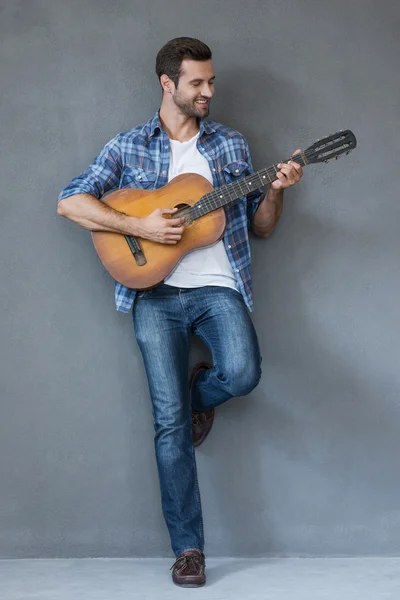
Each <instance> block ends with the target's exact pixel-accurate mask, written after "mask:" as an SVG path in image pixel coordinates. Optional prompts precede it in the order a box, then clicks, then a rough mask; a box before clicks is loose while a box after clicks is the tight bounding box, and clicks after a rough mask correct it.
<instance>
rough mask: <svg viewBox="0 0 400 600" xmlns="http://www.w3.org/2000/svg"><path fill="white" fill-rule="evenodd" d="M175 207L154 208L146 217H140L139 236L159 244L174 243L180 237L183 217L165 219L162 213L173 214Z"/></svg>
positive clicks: (182, 228)
mask: <svg viewBox="0 0 400 600" xmlns="http://www.w3.org/2000/svg"><path fill="white" fill-rule="evenodd" d="M177 210H178V209H177V208H156V210H155V211H154V212H152V213H151V214H150V215H149V216H148V217H144V218H142V219H140V229H141V231H140V237H142V238H145V239H147V240H151V241H152V242H159V243H160V244H176V243H177V242H179V240H180V239H181V237H182V233H183V230H184V227H183V224H184V222H185V217H180V218H179V219H172V218H171V219H165V218H164V217H163V215H173V214H174V213H176V211H177Z"/></svg>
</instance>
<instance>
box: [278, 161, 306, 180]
mask: <svg viewBox="0 0 400 600" xmlns="http://www.w3.org/2000/svg"><path fill="white" fill-rule="evenodd" d="M281 172H282V173H284V174H285V175H286V176H287V177H288V178H290V179H292V178H293V179H294V180H296V181H298V180H299V179H300V177H301V176H302V174H303V169H302V168H301V165H299V164H297V163H295V162H289V163H283V164H282V168H281Z"/></svg>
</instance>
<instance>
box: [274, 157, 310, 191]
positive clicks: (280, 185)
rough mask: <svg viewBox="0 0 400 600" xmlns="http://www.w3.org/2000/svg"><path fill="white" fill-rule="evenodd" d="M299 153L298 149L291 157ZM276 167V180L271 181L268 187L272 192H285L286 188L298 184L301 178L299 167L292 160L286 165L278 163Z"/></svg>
mask: <svg viewBox="0 0 400 600" xmlns="http://www.w3.org/2000/svg"><path fill="white" fill-rule="evenodd" d="M300 152H301V150H300V149H298V150H296V152H294V153H293V156H294V155H295V154H299V153H300ZM277 167H278V169H280V170H279V171H278V173H277V177H278V179H276V180H275V181H273V182H272V183H271V185H270V187H271V188H272V189H274V190H285V189H286V188H288V187H290V186H292V185H295V183H298V182H299V181H300V179H301V178H302V177H303V169H302V167H301V165H299V163H297V162H295V161H294V160H290V161H289V162H287V163H279V164H278V165H277Z"/></svg>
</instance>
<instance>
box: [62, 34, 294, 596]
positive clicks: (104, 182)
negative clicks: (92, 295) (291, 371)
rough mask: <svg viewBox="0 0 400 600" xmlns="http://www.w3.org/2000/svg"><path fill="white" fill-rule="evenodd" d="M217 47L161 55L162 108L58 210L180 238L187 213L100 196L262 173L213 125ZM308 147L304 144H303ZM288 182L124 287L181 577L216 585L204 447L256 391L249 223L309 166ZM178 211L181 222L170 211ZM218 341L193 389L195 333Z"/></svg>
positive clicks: (128, 231) (119, 296)
mask: <svg viewBox="0 0 400 600" xmlns="http://www.w3.org/2000/svg"><path fill="white" fill-rule="evenodd" d="M211 59H212V54H211V51H210V49H209V48H208V46H206V45H205V44H204V43H202V42H201V41H199V40H196V39H193V38H177V39H174V40H171V41H170V42H168V43H167V44H166V45H165V46H164V47H163V48H161V50H160V51H159V53H158V55H157V59H156V72H157V75H158V77H159V81H160V84H161V86H162V91H163V95H162V102H161V107H160V110H159V111H158V112H157V113H156V115H155V116H154V117H153V118H152V119H150V120H149V121H147V123H144V124H143V125H140V126H138V127H136V128H134V129H132V130H131V131H128V132H125V133H120V134H118V135H117V136H116V137H115V138H113V139H112V140H111V141H110V142H108V143H107V144H106V146H105V147H104V148H103V150H102V151H101V153H100V154H99V156H98V157H97V158H96V159H95V160H94V162H93V163H92V164H91V165H90V166H89V167H88V169H86V171H84V172H83V173H82V174H81V175H80V176H79V177H76V178H75V179H73V180H72V182H71V183H70V184H69V185H68V186H67V187H66V188H65V189H64V190H63V191H62V192H61V194H60V196H59V203H58V213H59V214H60V215H63V216H65V217H68V218H69V219H71V220H73V221H75V222H76V223H78V224H79V225H81V226H82V227H85V228H86V229H88V230H91V231H109V232H116V233H121V234H125V235H133V236H138V237H141V238H145V239H149V240H152V241H155V242H159V243H160V252H162V248H163V247H162V245H163V244H177V243H178V242H179V240H180V239H181V236H182V233H183V219H179V218H176V219H174V218H173V213H174V212H175V210H176V209H167V208H166V209H165V210H159V209H157V210H155V211H154V212H153V213H151V214H150V215H149V216H147V217H146V218H135V217H130V216H127V215H124V214H122V213H120V212H117V211H116V210H114V209H112V208H110V207H108V206H106V205H105V204H104V203H103V202H101V197H102V196H103V195H104V194H105V193H106V192H108V191H110V190H112V189H117V188H123V187H136V188H145V189H157V188H160V187H162V186H164V185H166V184H167V183H168V181H170V180H171V179H173V178H174V177H176V176H177V175H180V174H182V173H198V174H200V175H203V176H204V177H206V178H207V179H208V180H209V181H210V183H212V185H213V186H214V188H218V187H220V186H221V185H224V184H225V183H229V182H233V181H237V180H239V179H240V178H242V177H244V176H246V175H249V174H251V173H252V172H253V168H252V163H251V158H250V153H249V149H248V145H247V142H246V140H245V138H244V137H243V135H241V134H240V133H239V132H237V131H235V130H233V129H230V128H228V127H225V126H223V125H220V124H218V123H215V122H213V121H209V120H207V119H206V117H207V116H208V114H209V109H210V101H211V98H212V97H213V95H214V79H215V75H214V71H213V65H212V60H211ZM297 152H298V151H297ZM278 167H279V168H280V172H278V175H277V177H278V178H277V180H276V181H275V182H273V183H272V184H271V185H270V188H269V191H268V193H267V194H266V195H263V193H262V192H261V190H256V191H254V192H252V193H251V194H249V195H248V196H247V197H243V198H241V199H239V200H238V201H236V202H234V203H232V204H230V205H228V206H227V207H226V208H225V212H226V218H227V224H226V231H225V235H224V238H223V240H220V241H219V242H218V243H217V244H215V245H214V246H212V247H210V248H203V249H198V250H195V251H193V252H191V253H189V254H188V255H187V256H185V257H184V259H183V260H182V261H181V262H180V263H179V265H178V266H177V268H176V269H175V270H174V271H173V272H172V274H170V275H169V276H168V277H167V278H166V279H165V280H164V282H163V284H161V285H159V286H158V287H156V288H154V289H152V290H148V291H140V292H136V291H135V290H131V289H128V288H126V287H124V286H122V285H120V284H119V283H116V286H115V298H116V306H117V309H118V310H120V311H122V312H128V311H129V310H130V309H131V307H133V309H132V314H133V322H134V329H135V335H136V339H137V342H138V344H139V347H140V350H141V352H142V356H143V361H144V365H145V369H146V374H147V378H148V384H149V390H150V396H151V400H152V408H153V416H154V428H155V450H156V459H157V466H158V473H159V479H160V489H161V498H162V508H163V514H164V517H165V521H166V524H167V527H168V530H169V534H170V538H171V546H172V549H173V551H174V553H175V556H176V557H177V560H176V561H175V563H174V565H173V566H172V567H171V569H172V578H173V581H174V583H176V584H177V585H181V586H186V587H197V586H200V585H203V584H204V583H205V572H204V568H205V557H204V553H203V550H204V535H203V521H202V512H201V503H200V494H199V487H198V482H197V472H196V462H195V453H194V447H195V446H198V445H199V444H200V443H202V442H203V441H204V439H205V437H206V436H207V435H208V433H209V431H210V429H211V426H212V423H213V419H214V409H215V407H216V406H218V405H219V404H221V403H222V402H225V401H226V400H228V399H229V398H232V397H234V396H244V395H246V394H248V393H249V392H250V391H251V390H252V389H254V387H255V386H256V385H257V384H258V382H259V380H260V376H261V356H260V351H259V346H258V341H257V336H256V333H255V330H254V327H253V325H252V322H251V320H250V317H249V313H248V310H252V307H253V304H252V295H251V272H250V248H249V241H248V229H252V230H253V232H254V233H255V234H256V235H259V236H261V237H267V236H268V235H269V234H270V233H271V232H272V231H273V229H274V227H275V225H276V222H277V220H278V219H279V216H280V214H281V211H282V196H283V190H284V189H285V188H288V187H289V186H292V185H294V184H295V183H297V182H298V181H299V180H300V178H301V176H302V169H301V167H300V165H298V164H297V163H295V162H289V163H287V164H286V163H285V164H281V165H278ZM164 215H171V218H168V219H166V218H164ZM192 333H194V334H196V335H198V336H200V338H201V339H202V340H203V341H204V342H205V343H206V344H207V345H208V347H209V348H210V350H211V353H212V359H213V365H208V364H206V363H201V364H198V365H196V366H195V367H194V369H193V371H192V374H191V377H190V383H189V384H188V380H187V377H188V367H189V365H188V355H189V344H190V336H191V334H192Z"/></svg>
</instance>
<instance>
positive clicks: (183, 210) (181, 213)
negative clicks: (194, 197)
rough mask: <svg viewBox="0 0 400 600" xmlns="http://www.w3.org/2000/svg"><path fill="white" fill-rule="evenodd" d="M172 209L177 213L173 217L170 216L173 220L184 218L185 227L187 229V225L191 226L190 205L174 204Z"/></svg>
mask: <svg viewBox="0 0 400 600" xmlns="http://www.w3.org/2000/svg"><path fill="white" fill-rule="evenodd" d="M174 208H177V209H178V211H177V212H176V213H175V214H174V215H171V216H172V218H173V219H177V218H178V217H180V218H182V217H186V221H185V227H188V226H189V225H191V224H192V223H193V219H192V218H191V215H190V209H191V206H190V204H184V203H183V202H182V203H180V204H176V205H175V206H174Z"/></svg>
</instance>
